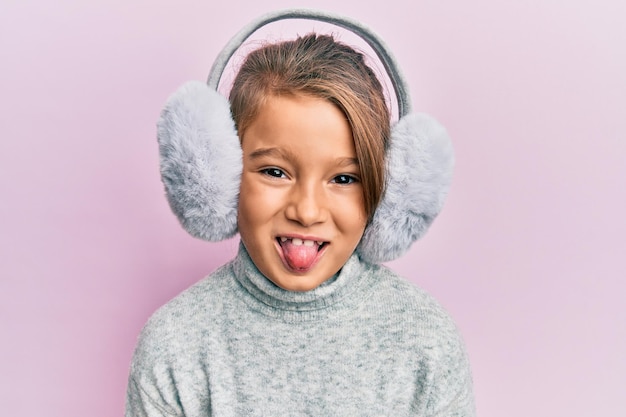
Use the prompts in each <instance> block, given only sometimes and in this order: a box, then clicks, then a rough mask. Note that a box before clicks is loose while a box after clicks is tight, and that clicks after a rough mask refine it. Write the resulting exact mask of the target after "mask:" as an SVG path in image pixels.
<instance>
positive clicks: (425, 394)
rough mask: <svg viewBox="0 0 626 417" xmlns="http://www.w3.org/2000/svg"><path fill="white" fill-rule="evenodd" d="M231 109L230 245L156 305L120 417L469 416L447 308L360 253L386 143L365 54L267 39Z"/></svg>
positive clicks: (326, 40)
mask: <svg viewBox="0 0 626 417" xmlns="http://www.w3.org/2000/svg"><path fill="white" fill-rule="evenodd" d="M230 111H231V113H232V117H233V119H234V123H235V126H236V129H237V130H236V131H237V133H238V136H239V142H240V146H241V152H242V154H241V155H242V162H243V165H242V171H241V180H240V181H241V183H240V188H239V189H238V191H239V192H238V203H237V204H236V208H237V226H238V231H239V233H240V236H241V244H240V248H239V253H238V254H237V256H236V258H235V259H234V260H232V261H231V262H230V263H228V264H227V265H225V266H223V267H221V268H220V269H218V270H217V271H216V272H214V273H213V274H211V275H210V276H209V277H207V278H205V279H204V280H202V281H200V282H199V283H198V284H196V285H194V286H193V287H191V288H189V289H188V290H186V291H185V292H183V293H182V294H180V295H179V296H177V297H176V298H174V299H173V300H172V301H170V302H169V303H168V304H166V305H165V306H163V307H162V308H161V309H159V310H158V311H157V312H156V313H155V314H154V315H153V316H152V317H151V319H150V320H149V322H148V323H147V325H146V326H145V328H144V330H143V331H142V334H141V337H140V340H139V343H138V346H137V349H136V351H135V355H134V358H133V362H132V367H131V372H130V379H129V386H128V396H127V413H126V415H127V416H188V417H190V416H193V417H196V416H409V415H410V416H472V415H473V414H474V409H473V395H472V388H471V376H470V371H469V365H468V361H467V357H466V354H465V350H464V347H463V344H462V341H461V339H460V337H459V334H458V332H457V329H456V327H455V325H454V324H453V322H452V321H451V319H450V317H449V316H448V315H447V314H446V313H445V312H444V311H443V310H442V308H441V307H440V306H439V305H438V304H437V303H436V302H435V301H434V300H433V299H432V298H431V297H429V296H428V295H427V294H425V293H424V292H423V291H422V290H420V289H418V288H416V287H415V286H413V285H412V284H410V283H409V282H408V281H406V280H405V279H403V278H401V277H399V276H397V275H396V274H394V273H393V272H392V271H390V270H389V269H387V268H385V267H382V266H378V265H376V264H373V263H370V262H368V260H369V259H364V258H368V256H364V255H363V253H366V252H367V251H366V250H365V249H364V250H362V251H359V250H357V247H359V244H360V243H361V245H363V242H361V241H362V239H363V235H364V233H365V231H366V230H368V233H369V230H371V229H374V232H376V228H377V227H379V225H378V223H376V220H375V219H374V218H375V213H376V212H377V207H378V206H379V204H380V202H381V198H383V196H384V195H385V193H386V190H385V185H386V184H388V183H389V182H390V181H391V179H390V178H386V175H387V174H386V170H385V167H386V162H385V161H386V153H387V151H388V149H389V147H390V145H389V143H388V142H389V141H390V140H393V137H391V138H390V136H391V135H390V121H389V111H388V108H387V106H386V104H385V99H384V95H383V89H382V87H381V84H380V83H379V81H378V80H377V78H376V76H375V75H374V73H373V72H372V70H371V69H370V68H368V66H367V65H366V64H365V63H364V59H363V56H362V55H361V54H360V53H358V52H356V51H355V50H354V49H352V48H351V47H349V46H346V45H343V44H341V43H339V42H337V41H335V40H334V39H333V38H332V37H329V36H322V35H315V34H311V35H307V36H304V37H301V38H298V39H296V40H294V41H286V42H282V43H278V44H272V45H267V46H265V47H263V48H261V49H259V50H256V51H254V52H252V53H251V54H250V55H249V56H248V57H247V59H246V61H245V62H244V64H243V66H242V67H241V69H240V71H239V73H238V75H237V77H236V79H235V81H234V85H233V87H232V90H231V93H230ZM166 113H167V112H166ZM183 130H184V129H183ZM161 145H162V152H164V153H165V154H167V153H168V152H173V151H172V150H171V149H169V147H175V146H176V144H175V143H174V144H171V143H170V144H167V145H165V144H164V143H163V142H162V143H161ZM237 146H239V143H238V144H237ZM187 156H188V157H189V158H193V155H187ZM165 159H167V155H166V158H165ZM164 163H165V162H164ZM165 164H166V165H167V163H165ZM235 167H237V165H236V164H235ZM167 169H168V168H167V167H165V168H164V182H165V183H166V186H168V184H169V182H170V181H172V177H171V176H170V175H169V174H167V172H169V171H168V170H167ZM237 169H239V170H241V167H239V168H237ZM413 180H415V179H413ZM416 181H420V179H417V180H416ZM168 192H169V193H170V195H169V197H170V202H171V203H172V206H173V208H174V210H175V211H177V208H176V204H178V203H180V201H179V200H177V198H178V197H176V196H173V194H175V193H173V192H171V191H168ZM194 193H195V191H194V192H192V194H193V196H195V197H197V195H198V194H197V193H195V194H194ZM177 202H178V203H177ZM180 204H183V203H180ZM205 204H206V203H205ZM189 216H190V215H188V217H189ZM184 222H185V220H184V219H183V223H184ZM401 227H402V226H401ZM406 227H408V228H410V227H409V226H406ZM372 236H376V235H375V234H374V235H372ZM368 244H371V242H370V243H368ZM377 244H382V245H385V244H386V243H385V242H378V243H377ZM355 250H356V252H355ZM373 257H375V256H369V258H373Z"/></svg>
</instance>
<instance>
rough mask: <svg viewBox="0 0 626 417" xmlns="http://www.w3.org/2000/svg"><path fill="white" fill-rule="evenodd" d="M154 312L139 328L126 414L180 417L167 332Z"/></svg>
mask: <svg viewBox="0 0 626 417" xmlns="http://www.w3.org/2000/svg"><path fill="white" fill-rule="evenodd" d="M168 333H169V331H168V326H164V325H163V321H162V320H160V319H159V318H158V315H155V316H153V317H152V318H151V319H150V320H149V321H148V323H147V324H146V326H145V327H144V329H143V330H142V332H141V334H140V336H139V341H138V343H137V347H136V348H135V352H134V354H133V360H132V364H131V367H130V376H129V378H128V388H127V392H126V414H125V416H126V417H166V416H167V417H170V416H179V417H183V416H184V413H183V410H182V409H181V406H180V400H179V395H178V389H177V387H176V383H175V379H174V368H175V367H176V365H175V363H173V360H172V355H171V353H170V349H169V345H170V341H169V339H170V336H171V335H170V334H168Z"/></svg>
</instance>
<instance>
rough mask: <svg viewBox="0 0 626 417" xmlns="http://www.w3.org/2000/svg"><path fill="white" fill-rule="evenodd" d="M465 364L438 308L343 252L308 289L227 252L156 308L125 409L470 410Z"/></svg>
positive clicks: (285, 412)
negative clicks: (273, 278) (291, 286)
mask: <svg viewBox="0 0 626 417" xmlns="http://www.w3.org/2000/svg"><path fill="white" fill-rule="evenodd" d="M473 415H474V403H473V394H472V386H471V375H470V370H469V364H468V360H467V356H466V354H465V349H464V347H463V343H462V341H461V338H460V337H459V334H458V332H457V329H456V327H455V325H454V323H453V322H452V321H451V319H450V317H449V316H448V315H447V314H446V313H445V311H444V310H443V309H442V308H441V307H440V306H439V304H438V303H437V302H436V301H434V300H433V298H431V297H430V296H428V295H427V294H426V293H424V292H423V291H422V290H420V289H418V288H417V287H415V286H414V285H412V284H411V283H409V282H407V281H406V280H404V279H403V278H401V277H398V276H397V275H396V274H394V273H393V272H392V271H390V270H389V269H387V268H385V267H381V266H374V265H369V264H365V263H362V262H360V261H359V259H358V257H357V256H356V255H353V256H352V257H351V258H350V259H349V260H348V262H347V263H346V265H345V266H344V267H343V269H342V270H341V272H340V273H339V274H338V275H337V276H335V277H333V278H331V279H330V280H328V281H327V282H325V283H324V284H322V285H321V286H320V287H318V288H316V289H315V290H312V291H308V292H300V293H299V292H291V291H285V290H283V289H281V288H278V287H276V286H275V285H274V284H273V283H272V282H270V281H269V280H268V279H267V278H265V277H264V276H263V275H262V274H261V273H260V272H259V271H258V270H257V268H256V267H255V265H254V264H253V262H252V261H251V259H250V257H249V255H248V253H247V252H246V250H245V249H244V248H243V246H241V249H240V251H239V253H238V255H237V257H236V258H235V259H234V260H233V261H232V262H230V263H228V264H227V265H225V266H223V267H222V268H220V269H219V270H217V271H216V272H215V273H213V274H212V275H210V276H209V277H207V278H205V279H204V280H202V281H200V282H199V283H197V284H196V285H194V286H192V287H191V288H189V289H188V290H186V291H185V292H183V293H182V294H180V295H179V296H178V297H176V298H174V299H173V300H172V301H170V302H169V303H167V304H166V305H165V306H163V307H161V308H160V309H159V310H158V311H157V312H156V313H155V314H154V315H153V316H152V317H151V318H150V320H149V322H148V323H147V324H146V326H145V327H144V329H143V331H142V333H141V335H140V339H139V343H138V345H137V348H136V351H135V355H134V358H133V362H132V367H131V374H130V379H129V385H128V396H127V410H126V416H127V417H131V416H151V417H153V416H187V417H196V416H197V417H200V416H214V417H232V416H272V417H276V416H291V417H297V416H457V417H461V416H473Z"/></svg>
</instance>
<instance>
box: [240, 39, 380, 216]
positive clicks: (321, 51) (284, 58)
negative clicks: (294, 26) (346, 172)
mask: <svg viewBox="0 0 626 417" xmlns="http://www.w3.org/2000/svg"><path fill="white" fill-rule="evenodd" d="M298 93H303V94H307V95H312V96H314V97H319V98H322V99H325V100H328V101H330V102H331V103H333V104H335V105H336V106H337V107H339V109H341V110H342V111H343V113H344V114H345V115H346V118H347V120H348V122H349V123H350V127H351V129H352V136H353V140H354V146H355V149H356V155H357V159H358V161H359V170H360V176H361V183H362V185H363V199H364V204H365V212H366V214H367V216H368V218H369V219H371V218H372V216H373V214H374V211H375V210H376V207H377V206H378V203H379V202H380V199H381V196H382V194H383V192H384V187H385V153H386V149H387V146H388V141H389V130H390V115H389V110H388V108H387V105H386V104H385V98H384V93H383V89H382V86H381V84H380V82H379V80H378V78H377V77H376V75H375V74H374V72H373V71H372V70H371V69H370V68H369V67H368V66H367V65H366V64H365V61H364V57H363V54H361V53H359V52H357V51H355V50H354V49H353V48H351V47H349V46H347V45H344V44H342V43H340V42H337V41H335V39H334V38H333V37H332V36H328V35H317V34H310V35H306V36H304V37H299V38H297V39H295V40H293V41H286V42H281V43H276V44H271V45H267V46H264V47H262V48H260V49H257V50H255V51H253V52H251V53H250V54H249V55H248V56H247V58H246V59H245V61H244V63H243V65H242V66H241V68H240V70H239V73H238V74H237V77H236V78H235V80H234V83H233V88H232V90H231V92H230V98H229V99H230V104H231V112H232V116H233V119H234V121H235V125H236V127H237V130H238V133H239V137H240V138H241V137H242V136H243V133H244V132H245V130H246V128H247V127H248V126H249V125H250V124H251V123H252V121H253V120H254V119H255V117H256V115H257V114H258V111H259V109H260V108H261V106H262V105H263V104H264V102H265V100H266V99H267V97H270V96H272V95H282V94H298Z"/></svg>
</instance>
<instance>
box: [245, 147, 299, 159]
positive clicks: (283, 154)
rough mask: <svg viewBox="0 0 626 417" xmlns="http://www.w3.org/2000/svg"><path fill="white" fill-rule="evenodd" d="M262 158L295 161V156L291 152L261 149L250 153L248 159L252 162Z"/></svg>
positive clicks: (277, 149)
mask: <svg viewBox="0 0 626 417" xmlns="http://www.w3.org/2000/svg"><path fill="white" fill-rule="evenodd" d="M264 156H273V157H275V158H285V159H295V158H294V157H295V155H293V154H292V153H291V152H289V151H286V150H284V149H279V148H261V149H257V150H256V151H254V152H252V153H251V154H250V155H249V158H250V159H252V160H255V159H259V158H263V157H264Z"/></svg>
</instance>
